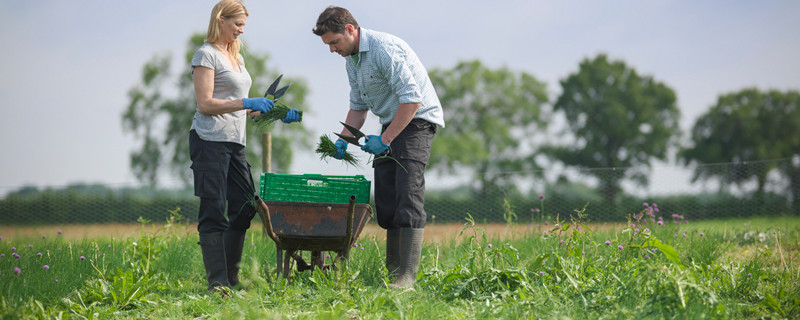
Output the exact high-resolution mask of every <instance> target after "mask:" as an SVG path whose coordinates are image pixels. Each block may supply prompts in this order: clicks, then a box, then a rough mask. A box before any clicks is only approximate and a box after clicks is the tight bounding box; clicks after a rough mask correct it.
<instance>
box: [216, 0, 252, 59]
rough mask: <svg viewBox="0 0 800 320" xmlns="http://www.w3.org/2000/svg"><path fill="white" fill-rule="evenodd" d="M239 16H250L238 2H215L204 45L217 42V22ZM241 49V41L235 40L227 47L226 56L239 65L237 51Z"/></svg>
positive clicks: (228, 0) (226, 0) (235, 0)
mask: <svg viewBox="0 0 800 320" xmlns="http://www.w3.org/2000/svg"><path fill="white" fill-rule="evenodd" d="M239 15H244V16H245V17H247V16H250V13H249V12H247V8H245V7H244V4H243V3H242V2H241V1H240V0H222V1H220V2H217V4H216V5H215V6H214V9H212V10H211V21H209V22H208V34H206V41H205V42H206V43H214V42H215V41H217V40H219V37H220V34H219V33H220V31H219V22H220V21H222V20H224V19H229V18H233V17H236V16H239ZM241 48H242V41H241V40H240V39H236V41H234V42H233V43H232V44H231V45H230V46H228V55H229V56H231V57H233V58H234V59H236V63H237V64H241V63H242V61H240V60H239V50H240V49H241Z"/></svg>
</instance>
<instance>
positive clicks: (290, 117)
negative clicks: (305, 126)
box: [281, 109, 300, 123]
mask: <svg viewBox="0 0 800 320" xmlns="http://www.w3.org/2000/svg"><path fill="white" fill-rule="evenodd" d="M281 121H283V123H292V122H297V121H300V113H298V112H297V109H292V110H289V112H287V113H286V117H284V118H283V119H281Z"/></svg>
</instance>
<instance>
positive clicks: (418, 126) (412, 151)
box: [397, 119, 436, 165]
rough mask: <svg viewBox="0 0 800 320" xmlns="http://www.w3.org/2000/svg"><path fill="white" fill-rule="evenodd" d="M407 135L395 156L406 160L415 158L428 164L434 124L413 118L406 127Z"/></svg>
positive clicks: (434, 128)
mask: <svg viewBox="0 0 800 320" xmlns="http://www.w3.org/2000/svg"><path fill="white" fill-rule="evenodd" d="M405 130H407V131H408V132H407V136H406V137H405V140H404V141H403V142H402V146H401V147H400V152H399V154H397V157H398V158H400V159H406V160H415V161H419V162H422V163H423V164H425V165H428V158H430V155H431V145H432V144H433V135H434V133H435V132H436V131H435V130H436V126H435V125H432V124H431V123H430V122H427V121H424V120H416V119H415V120H413V121H411V123H409V124H408V126H407V127H406V129H405Z"/></svg>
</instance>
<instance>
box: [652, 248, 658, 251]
mask: <svg viewBox="0 0 800 320" xmlns="http://www.w3.org/2000/svg"><path fill="white" fill-rule="evenodd" d="M650 251H653V252H656V251H658V249H656V248H653V249H650Z"/></svg>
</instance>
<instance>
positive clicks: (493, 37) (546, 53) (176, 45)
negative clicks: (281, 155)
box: [0, 0, 800, 196]
mask: <svg viewBox="0 0 800 320" xmlns="http://www.w3.org/2000/svg"><path fill="white" fill-rule="evenodd" d="M215 3H216V1H205V0H204V1H197V0H192V1H188V0H176V1H156V0H141V1H102V0H85V1H54V0H43V1H2V2H0V37H2V39H5V43H6V45H4V46H3V47H4V48H5V49H2V50H0V57H2V59H0V108H2V116H0V133H2V135H0V150H2V154H3V155H2V157H0V196H2V195H3V194H6V193H8V192H10V191H13V190H16V189H18V188H20V187H23V186H36V187H60V186H66V185H68V184H72V183H100V184H106V185H109V186H110V187H115V186H131V185H136V183H137V181H136V179H135V177H134V175H133V174H132V173H131V170H130V160H129V158H130V156H129V155H130V152H131V151H132V150H133V149H134V148H136V147H137V146H138V142H137V141H136V139H135V137H134V136H133V135H132V134H131V133H129V132H125V130H124V129H123V127H122V121H121V116H122V112H123V111H124V110H125V108H126V107H127V103H128V97H127V92H128V90H129V89H130V88H131V87H133V86H135V85H136V84H138V83H139V81H140V79H141V69H142V66H143V65H144V64H145V63H146V62H147V61H148V60H149V59H151V58H152V57H153V56H154V55H156V54H164V53H171V55H172V57H173V60H174V61H173V67H172V72H179V71H181V70H183V69H184V66H183V65H181V64H182V63H184V60H183V59H184V58H183V56H184V54H185V53H186V49H185V46H186V42H187V40H188V39H189V37H190V36H191V35H192V34H194V33H198V32H200V33H204V32H205V30H206V28H207V26H208V20H209V15H210V12H211V8H212V7H213V5H214V4H215ZM245 3H246V5H247V7H248V9H249V11H250V17H249V18H248V21H247V25H246V26H245V33H244V35H243V36H242V38H243V40H244V41H245V42H246V44H247V46H248V47H249V48H250V49H251V50H253V51H255V52H259V53H268V54H269V55H270V59H269V61H268V65H269V67H270V68H274V69H277V70H278V71H280V72H282V73H284V74H286V75H289V76H291V77H301V78H304V79H305V80H306V83H307V84H308V86H309V88H310V90H311V92H310V95H309V97H308V98H309V99H308V102H309V108H310V109H311V110H306V111H307V112H306V113H305V114H304V119H303V120H304V123H305V125H306V126H307V127H308V128H311V129H312V130H313V131H314V132H315V134H314V136H315V137H316V136H319V135H321V134H323V133H328V134H330V133H332V132H334V131H336V132H338V131H339V130H340V129H341V127H340V125H339V123H338V121H339V120H344V117H345V115H346V111H347V106H348V93H349V91H348V90H349V88H348V85H347V76H346V73H345V70H344V60H343V58H342V57H340V56H338V55H337V54H335V53H333V54H332V53H330V52H329V51H328V48H327V46H325V45H323V44H322V41H321V40H320V39H319V37H318V36H316V35H314V34H313V33H311V29H312V28H313V27H314V23H315V22H316V19H317V17H318V15H319V13H320V12H321V11H322V10H323V9H324V8H325V7H327V6H328V5H340V6H343V7H346V8H348V9H349V10H350V11H351V12H352V13H353V15H354V16H355V18H356V20H357V21H358V22H359V24H360V25H361V26H362V27H364V28H368V29H373V30H378V31H383V32H388V33H392V34H394V35H397V36H399V37H401V38H403V39H404V40H405V41H406V42H408V43H409V44H410V45H411V47H412V48H413V49H414V50H415V51H416V53H417V55H418V56H419V57H420V59H421V60H422V62H423V64H425V66H426V67H427V68H428V69H429V70H430V69H433V68H442V69H447V68H452V67H453V66H455V65H456V64H457V63H458V62H459V61H465V60H475V59H478V60H480V61H481V62H483V63H484V64H485V65H487V66H489V67H490V68H501V67H508V68H509V69H512V70H515V71H520V72H523V71H524V72H527V73H530V74H532V75H534V76H535V77H536V78H538V79H539V80H541V81H543V82H545V83H546V84H547V88H548V91H549V92H550V94H551V99H552V100H554V99H555V98H556V97H557V95H558V93H559V92H560V85H559V80H562V79H564V78H566V77H567V76H568V75H569V74H571V73H574V72H577V69H578V64H579V63H580V62H581V61H582V60H584V59H587V58H593V57H595V56H596V55H597V54H600V53H604V54H607V55H608V56H609V58H611V59H614V60H622V61H624V62H625V63H626V64H627V65H628V66H629V67H631V68H634V69H636V70H637V72H639V73H640V74H645V75H650V76H653V77H654V78H655V79H656V80H657V81H659V82H663V83H665V84H666V85H668V86H669V87H671V88H672V89H673V90H675V92H676V94H677V103H678V106H679V108H680V110H681V112H682V118H681V127H682V128H683V129H684V130H685V131H688V129H689V128H691V126H692V125H693V123H694V121H695V119H696V118H697V117H698V116H700V115H702V114H703V113H705V112H707V111H708V110H709V108H710V107H711V106H712V105H714V104H715V103H716V99H717V97H718V96H719V95H721V94H726V93H731V92H735V91H738V90H741V89H743V88H747V87H756V88H759V89H761V90H769V89H777V90H782V91H785V90H800V59H798V58H797V57H800V19H797V13H798V12H800V2H798V1H782V0H777V1H735V0H734V1H717V0H713V1H614V0H611V1H589V0H586V1H530V0H509V1H491V2H490V1H475V0H466V1H458V2H456V1H430V0H428V1H420V0H407V1H402V2H400V1H396V2H392V3H387V2H384V1H366V0H352V1H338V2H336V1H334V2H328V1H317V0H304V1H248V2H245ZM454 4H457V5H454ZM444 110H445V112H447V106H444ZM448 125H453V126H456V125H458V124H457V123H452V124H448ZM364 129H365V130H364V131H369V130H373V131H377V118H375V117H370V118H369V119H368V125H366V126H365V128H364ZM665 166H667V167H669V166H671V164H665ZM662 171H663V170H662ZM291 173H322V174H344V175H354V174H364V175H366V176H368V177H369V176H371V169H370V168H369V167H366V166H365V167H364V168H360V169H359V168H352V167H346V166H343V165H341V164H340V163H335V162H331V163H325V162H321V161H320V160H319V159H318V157H317V156H316V155H314V154H312V153H311V152H310V151H309V152H307V153H300V154H297V155H296V161H295V163H294V165H293V167H292V172H291ZM662 174H666V175H669V174H670V173H663V172H662ZM174 182H175V178H170V177H164V178H163V180H159V183H161V184H162V185H170V184H171V183H174Z"/></svg>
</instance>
